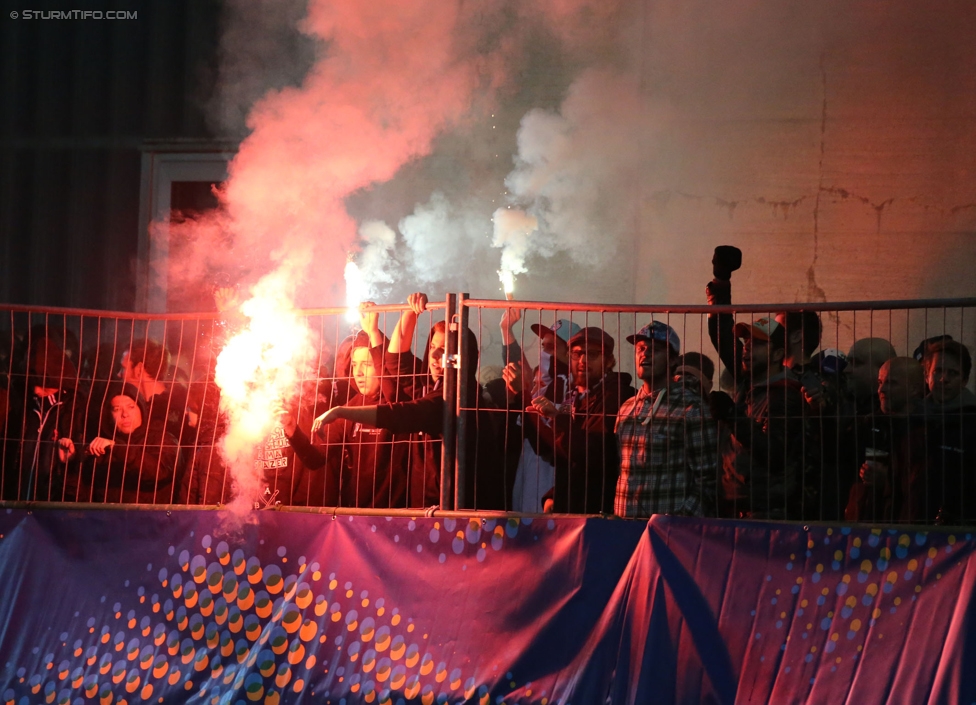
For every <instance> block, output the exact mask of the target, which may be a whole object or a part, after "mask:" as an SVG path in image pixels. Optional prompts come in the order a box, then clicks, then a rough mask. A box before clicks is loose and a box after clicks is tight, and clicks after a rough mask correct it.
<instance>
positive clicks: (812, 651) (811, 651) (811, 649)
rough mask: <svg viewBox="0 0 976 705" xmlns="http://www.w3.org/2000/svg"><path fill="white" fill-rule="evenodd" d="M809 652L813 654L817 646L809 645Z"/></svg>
mask: <svg viewBox="0 0 976 705" xmlns="http://www.w3.org/2000/svg"><path fill="white" fill-rule="evenodd" d="M810 653H811V654H815V653H817V647H816V646H811V647H810Z"/></svg>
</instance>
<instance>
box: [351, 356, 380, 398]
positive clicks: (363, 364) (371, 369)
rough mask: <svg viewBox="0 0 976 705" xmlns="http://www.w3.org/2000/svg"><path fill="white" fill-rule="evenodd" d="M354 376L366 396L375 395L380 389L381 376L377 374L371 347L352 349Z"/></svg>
mask: <svg viewBox="0 0 976 705" xmlns="http://www.w3.org/2000/svg"><path fill="white" fill-rule="evenodd" d="M352 376H353V379H355V380H356V387H357V388H358V389H359V393H360V394H362V395H363V396H364V397H369V396H373V395H375V394H376V393H377V392H378V391H379V389H380V378H379V377H377V376H376V367H375V366H374V365H373V356H372V355H370V354H369V348H355V349H353V351H352Z"/></svg>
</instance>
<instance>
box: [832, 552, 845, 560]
mask: <svg viewBox="0 0 976 705" xmlns="http://www.w3.org/2000/svg"><path fill="white" fill-rule="evenodd" d="M834 560H835V561H841V560H844V552H843V551H834Z"/></svg>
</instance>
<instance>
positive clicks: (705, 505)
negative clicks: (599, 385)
mask: <svg viewBox="0 0 976 705" xmlns="http://www.w3.org/2000/svg"><path fill="white" fill-rule="evenodd" d="M627 342H629V343H631V344H632V345H633V346H634V364H635V366H636V368H637V375H638V377H639V378H640V379H641V380H642V381H643V382H644V384H643V386H642V387H641V388H640V390H639V391H638V392H637V395H636V396H634V397H631V398H630V399H628V400H627V401H625V402H624V403H623V404H622V405H621V407H620V413H619V414H618V415H617V425H616V434H617V443H618V447H619V449H620V477H619V478H618V480H617V494H616V499H615V501H614V513H615V514H617V515H618V516H622V517H629V518H641V519H646V518H648V517H650V516H651V515H652V514H680V515H685V516H704V515H706V514H707V513H709V512H710V511H711V510H712V506H713V503H714V498H715V484H716V474H717V472H718V440H717V436H716V429H715V422H714V421H713V420H712V417H711V412H710V411H709V408H708V405H707V404H706V403H705V402H704V401H703V398H702V385H701V377H700V376H693V374H692V372H691V369H692V368H691V367H690V366H689V367H688V370H685V371H683V374H682V375H681V376H682V378H683V379H681V380H680V381H673V380H672V375H673V373H674V372H675V370H676V369H677V362H678V355H679V353H680V347H679V341H678V335H677V333H675V332H674V330H673V329H672V328H671V327H670V326H668V325H666V324H664V323H662V322H660V321H653V322H652V323H650V324H649V325H646V326H644V327H643V328H641V329H640V330H639V331H637V333H636V334H635V335H631V336H628V338H627ZM698 372H699V373H700V372H701V370H700V369H699V370H698ZM686 381H687V382H688V383H687V384H686V383H685V382H686Z"/></svg>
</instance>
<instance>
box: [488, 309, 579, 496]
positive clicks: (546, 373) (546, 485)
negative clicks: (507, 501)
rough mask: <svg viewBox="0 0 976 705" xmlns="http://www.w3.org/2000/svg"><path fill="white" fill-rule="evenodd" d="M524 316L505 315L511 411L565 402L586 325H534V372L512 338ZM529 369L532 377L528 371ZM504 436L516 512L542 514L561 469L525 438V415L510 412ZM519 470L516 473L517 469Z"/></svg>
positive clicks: (513, 312)
mask: <svg viewBox="0 0 976 705" xmlns="http://www.w3.org/2000/svg"><path fill="white" fill-rule="evenodd" d="M519 318H521V313H520V312H519V311H518V310H517V309H508V311H507V312H506V313H505V315H504V316H503V317H502V323H501V328H502V341H503V343H504V346H505V347H504V361H505V362H506V363H507V364H506V365H505V368H504V369H503V370H502V377H503V378H504V380H505V383H506V386H507V388H508V400H507V401H508V408H509V409H510V410H513V411H514V412H520V411H521V410H522V409H524V408H525V406H526V405H527V404H528V403H529V402H530V401H531V400H532V399H534V398H535V397H537V396H540V395H543V396H545V397H546V398H548V399H549V400H551V401H552V402H553V403H555V404H561V403H562V402H563V400H564V399H565V398H566V396H567V394H568V393H569V390H570V386H571V382H572V379H571V376H570V374H569V340H570V338H572V337H573V335H575V334H576V333H578V332H579V330H580V327H579V326H578V325H577V324H575V323H573V322H572V321H569V320H566V319H560V320H558V321H556V322H555V323H554V324H553V325H551V326H549V327H545V326H542V325H540V324H539V323H533V324H532V332H533V333H535V334H536V335H537V336H539V350H540V352H539V366H538V367H537V368H535V369H534V370H532V368H531V366H530V365H529V363H528V360H527V359H526V357H525V355H524V354H523V353H522V350H521V348H520V346H519V344H518V341H517V340H516V339H515V336H514V335H513V334H512V326H513V325H514V323H515V321H517V320H518V319H519ZM529 370H532V371H531V374H529V373H528V371H529ZM505 420H506V423H505V425H504V427H503V429H502V430H501V433H500V435H501V436H502V437H503V442H504V443H505V451H506V452H505V459H506V468H507V469H508V474H509V475H511V481H510V482H509V483H508V484H510V485H511V489H510V494H511V496H512V509H513V511H516V512H529V513H532V512H539V511H541V509H542V497H543V496H544V495H545V494H546V493H547V492H548V491H549V490H550V489H552V486H553V483H554V481H555V469H554V468H553V466H552V464H551V463H549V462H548V461H546V460H545V459H544V458H543V457H541V456H540V455H539V454H538V453H536V452H535V449H534V448H533V447H532V444H531V443H530V442H529V439H528V438H526V437H525V434H524V432H523V428H522V415H521V414H520V413H511V412H510V413H508V414H506V419H505ZM512 468H514V470H513V469H512Z"/></svg>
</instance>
